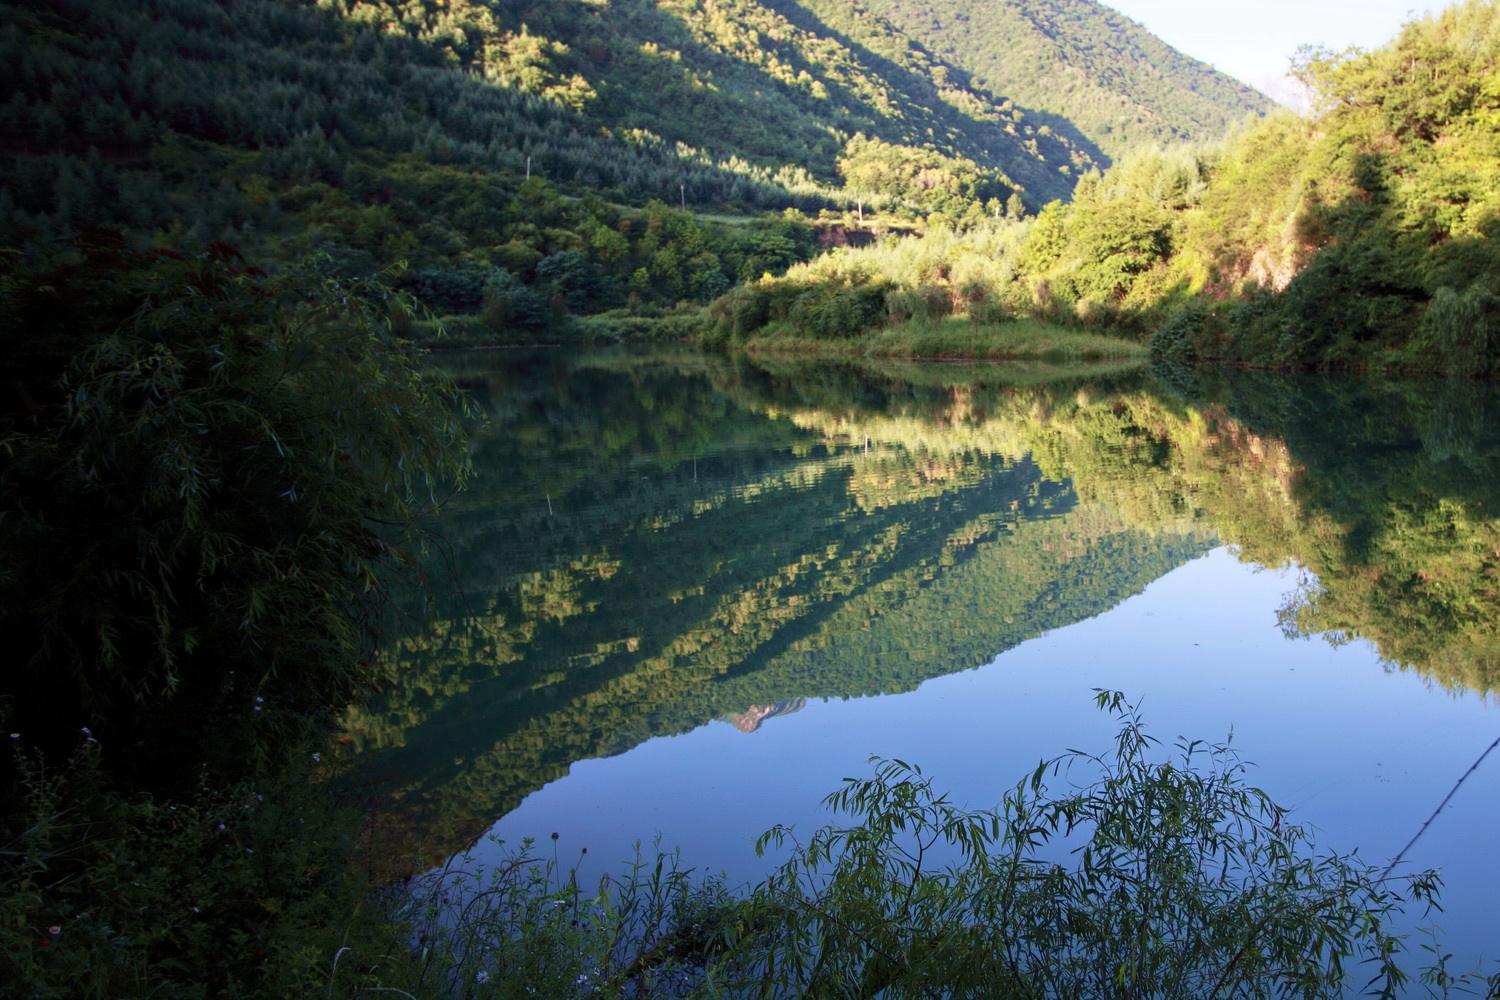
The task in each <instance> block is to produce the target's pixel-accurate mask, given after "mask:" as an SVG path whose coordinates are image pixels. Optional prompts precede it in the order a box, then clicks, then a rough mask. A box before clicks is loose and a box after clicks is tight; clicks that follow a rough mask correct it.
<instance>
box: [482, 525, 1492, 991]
mask: <svg viewBox="0 0 1500 1000" xmlns="http://www.w3.org/2000/svg"><path fill="white" fill-rule="evenodd" d="M1297 583H1298V572H1297V571H1296V570H1294V569H1290V568H1286V569H1276V570H1267V569H1262V568H1258V567H1254V566H1250V565H1246V564H1244V563H1241V562H1239V561H1238V560H1237V559H1236V557H1235V555H1234V554H1233V553H1232V552H1231V551H1230V550H1228V549H1222V548H1221V549H1217V550H1214V551H1213V552H1211V553H1210V554H1208V555H1207V556H1204V557H1202V558H1199V559H1196V560H1194V561H1192V562H1190V563H1188V564H1187V565H1184V566H1182V567H1180V568H1178V569H1176V570H1175V571H1173V572H1171V573H1169V574H1167V575H1166V576H1164V577H1162V578H1161V579H1159V580H1157V581H1156V582H1154V583H1153V584H1151V585H1150V586H1149V587H1148V588H1147V589H1146V590H1145V592H1144V593H1141V594H1139V595H1137V596H1135V597H1133V598H1130V599H1128V600H1126V601H1124V602H1123V603H1121V604H1120V605H1119V606H1117V607H1115V608H1114V609H1113V610H1111V611H1109V612H1107V613H1105V614H1102V615H1099V616H1097V617H1095V618H1092V619H1089V620H1087V621H1083V622H1080V623H1078V624H1076V625H1072V626H1070V627H1066V628H1062V629H1058V630H1056V631H1053V632H1051V633H1048V634H1046V635H1044V636H1041V637H1040V638H1037V639H1034V640H1032V641H1030V642H1027V643H1024V644H1022V645H1020V646H1018V647H1016V648H1014V649H1012V650H1010V651H1008V652H1006V653H1004V654H1002V655H1000V656H998V657H997V658H996V659H995V660H994V661H993V662H992V663H990V664H988V665H987V666H985V667H982V668H980V669H977V670H971V671H967V672H962V673H957V674H951V675H948V676H944V677H940V678H936V679H933V680H929V681H927V682H925V683H924V684H922V685H921V687H920V688H919V689H918V690H916V691H913V692H909V693H906V694H900V695H894V696H887V697H876V698H857V699H847V700H829V701H812V702H809V703H808V704H807V705H806V706H805V707H803V708H802V709H801V710H799V711H796V712H793V713H791V714H787V715H783V716H778V717H776V718H772V719H769V720H767V721H766V722H765V723H764V724H763V725H762V726H761V728H760V729H759V730H757V731H755V732H752V733H748V734H747V733H741V732H739V731H738V730H736V729H735V728H734V727H733V726H731V725H729V724H728V723H726V722H722V721H716V722H711V723H709V724H707V725H704V726H701V727H699V728H698V729H696V730H694V731H692V732H690V733H686V734H683V735H680V736H673V737H661V738H656V739H652V740H649V741H647V742H645V743H643V744H641V745H640V746H637V747H635V748H634V749H632V750H630V751H629V752H627V753H624V754H621V755H619V756H616V757H611V758H606V759H602V760H585V761H580V762H578V763H575V764H574V765H573V766H572V768H571V771H570V773H569V774H568V775H567V776H565V777H563V778H561V779H559V780H557V781H554V782H552V783H551V784H549V785H547V786H546V787H544V788H542V789H540V790H539V791H536V792H534V793H533V794H531V795H530V796H528V797H527V798H526V799H525V800H524V801H523V802H522V803H521V805H520V806H519V807H518V808H517V809H515V810H514V811H513V812H511V813H510V814H508V815H507V816H505V817H504V818H502V819H501V820H500V821H499V822H497V823H496V824H495V825H494V827H493V828H492V829H491V831H490V835H489V836H490V838H493V839H499V840H502V841H505V842H508V843H510V844H514V843H516V842H517V841H519V840H520V839H521V838H522V837H526V836H531V837H535V838H537V839H538V840H539V841H542V842H544V843H545V841H546V838H547V837H548V836H549V835H550V834H551V833H552V832H553V831H557V832H558V833H559V834H560V840H559V856H560V857H561V858H562V859H564V860H565V861H566V860H568V859H570V858H572V857H573V856H574V855H575V854H576V852H577V850H578V848H580V847H587V848H588V849H589V860H590V862H591V867H592V864H599V865H604V864H605V863H607V862H609V861H611V860H614V859H621V860H622V859H625V858H627V857H629V856H630V853H631V847H632V844H633V843H634V842H635V841H637V840H641V841H645V842H649V841H650V840H651V838H652V837H653V836H654V835H655V834H656V833H657V832H669V833H670V838H671V839H670V840H667V839H664V840H663V842H662V844H663V847H665V848H668V849H670V848H673V847H678V848H681V850H682V853H683V860H684V863H686V864H688V865H691V866H694V867H697V868H699V869H703V870H709V871H717V870H723V871H725V872H727V873H728V875H729V876H730V878H731V880H744V879H750V878H753V877H755V876H756V875H758V874H759V873H760V872H761V871H762V866H763V865H764V864H765V862H763V861H757V859H756V858H755V856H754V853H753V850H752V843H753V840H754V838H755V837H756V836H757V835H758V834H759V833H760V832H762V831H763V830H764V829H765V828H766V827H768V826H770V825H771V824H772V823H774V822H778V821H779V822H783V823H788V824H794V825H796V826H797V827H799V828H801V829H804V830H811V829H812V828H814V827H815V826H816V825H818V824H820V823H822V822H824V821H826V819H827V815H826V814H825V813H823V812H822V811H821V810H820V809H819V806H818V803H819V801H820V799H821V797H822V796H823V795H824V794H826V793H827V792H828V791H830V790H832V789H833V788H834V787H835V786H836V785H837V783H838V781H839V780H840V778H842V777H844V776H846V775H854V774H864V773H866V771H867V770H868V768H867V765H866V763H865V761H866V758H867V757H868V756H869V755H871V754H879V755H882V756H888V757H901V758H903V759H907V760H910V761H913V762H914V763H917V764H919V765H920V766H922V768H923V769H924V770H925V771H926V772H927V773H929V774H931V775H933V776H934V778H935V779H936V782H937V784H938V786H939V787H940V788H942V789H945V790H947V791H948V792H949V793H950V794H951V795H952V796H953V797H954V798H955V799H956V800H959V801H963V802H966V803H967V804H968V805H971V806H976V807H978V806H984V805H988V804H992V803H993V802H995V801H996V800H998V798H999V797H1000V796H1001V795H1002V794H1003V793H1004V791H1005V790H1006V788H1008V787H1009V786H1010V785H1011V784H1013V783H1014V782H1015V781H1016V780H1017V779H1018V778H1019V777H1021V775H1022V774H1023V773H1026V772H1027V771H1029V769H1030V768H1031V767H1033V766H1034V765H1035V763H1036V761H1037V760H1038V759H1039V758H1040V757H1042V756H1050V755H1052V754H1054V753H1057V752H1060V751H1062V750H1064V749H1066V748H1069V747H1079V748H1082V749H1088V750H1103V749H1105V748H1106V747H1107V746H1108V744H1109V741H1110V738H1111V735H1112V733H1113V731H1114V725H1113V723H1112V722H1111V720H1110V719H1108V718H1107V717H1106V716H1105V715H1103V714H1102V713H1100V712H1099V711H1097V710H1096V709H1095V708H1094V706H1093V703H1092V700H1091V692H1092V690H1093V689H1094V688H1099V687H1107V688H1112V689H1117V690H1121V691H1124V692H1126V693H1127V695H1128V696H1129V697H1130V698H1131V699H1133V700H1135V701H1138V702H1139V703H1140V705H1141V707H1142V709H1143V712H1144V714H1145V716H1146V721H1147V723H1148V726H1149V728H1150V731H1151V732H1152V733H1153V734H1154V735H1156V736H1158V737H1161V738H1163V739H1164V740H1165V741H1168V742H1170V741H1171V740H1172V739H1173V738H1174V737H1176V736H1178V735H1182V736H1188V737H1193V738H1205V739H1211V740H1213V739H1220V738H1223V737H1224V736H1226V735H1227V734H1228V733H1229V732H1230V730H1231V729H1232V730H1233V734H1234V744H1235V746H1237V747H1238V748H1239V749H1240V750H1241V752H1242V753H1243V754H1244V755H1245V757H1246V759H1247V760H1250V761H1252V762H1254V764H1255V767H1254V769H1253V771H1252V774H1251V780H1252V781H1253V782H1254V783H1256V784H1258V785H1260V786H1261V787H1263V788H1265V789H1266V790H1267V791H1269V792H1270V793H1271V794H1272V796H1273V797H1274V798H1275V799H1276V800H1278V801H1279V802H1281V803H1282V804H1284V805H1288V806H1291V807H1293V809H1294V810H1295V812H1294V816H1295V818H1296V819H1298V820H1299V821H1300V822H1302V823H1304V824H1307V825H1310V826H1312V827H1314V828H1315V829H1316V830H1317V832H1318V841H1319V844H1320V846H1321V847H1323V848H1325V849H1338V850H1348V849H1353V848H1358V849H1359V850H1360V852H1361V853H1362V854H1363V855H1364V856H1365V857H1367V858H1369V859H1372V860H1373V859H1378V860H1381V861H1384V860H1386V859H1388V858H1389V857H1391V856H1392V855H1394V854H1395V853H1396V852H1397V851H1398V850H1400V848H1401V846H1402V845H1403V844H1404V843H1405V842H1406V841H1407V839H1408V838H1409V837H1410V836H1411V834H1412V833H1414V832H1415V831H1416V830H1417V828H1418V827H1419V826H1420V825H1421V823H1422V821H1423V820H1424V819H1425V818H1426V817H1427V816H1428V814H1429V813H1430V812H1431V811H1432V809H1433V808H1434V807H1435V806H1436V805H1437V803H1438V802H1439V801H1441V799H1442V797H1443V796H1444V795H1445V794H1446V793H1447V791H1448V789H1449V788H1450V787H1451V786H1452V784H1453V782H1454V781H1455V780H1457V779H1458V777H1459V776H1460V775H1462V774H1463V772H1464V771H1465V770H1466V769H1467V768H1468V767H1469V765H1470V764H1471V763H1472V762H1473V760H1474V758H1475V757H1476V756H1478V755H1479V754H1480V753H1481V752H1482V751H1483V750H1484V748H1485V747H1486V746H1488V745H1489V743H1490V742H1491V741H1492V740H1493V739H1494V738H1495V737H1496V736H1497V735H1500V713H1497V712H1496V710H1495V706H1494V704H1493V702H1492V701H1487V700H1486V699H1484V698H1482V697H1480V696H1478V695H1475V694H1472V693H1465V694H1454V693H1452V692H1449V691H1446V690H1444V689H1442V688H1440V687H1437V686H1435V685H1433V684H1431V683H1429V682H1425V681H1423V680H1422V679H1421V678H1420V677H1418V676H1416V675H1415V674H1413V673H1402V672H1398V671H1394V670H1391V669H1389V668H1388V667H1387V666H1386V665H1384V664H1382V663H1381V661H1380V659H1379V657H1378V655H1377V654H1376V653H1375V650H1374V649H1373V647H1372V646H1371V645H1369V644H1368V643H1365V642H1362V641H1360V642H1355V643H1351V644H1349V645H1346V646H1343V647H1339V648H1334V647H1332V646H1330V645H1329V644H1327V643H1325V642H1323V641H1321V640H1319V639H1312V640H1289V639H1287V638H1286V637H1284V636H1283V635H1282V633H1281V631H1280V630H1279V628H1278V627H1277V623H1276V609H1277V608H1278V607H1279V606H1281V605H1282V604H1283V602H1284V599H1285V596H1286V595H1287V594H1288V593H1289V592H1290V591H1292V590H1293V589H1295V588H1296V586H1297ZM1497 804H1500V756H1492V757H1491V758H1490V759H1489V760H1488V761H1486V764H1485V766H1483V767H1481V768H1480V769H1479V770H1478V771H1477V772H1476V773H1475V774H1474V775H1473V776H1472V777H1471V778H1470V779H1469V781H1468V782H1467V783H1466V784H1465V785H1464V787H1463V788H1462V790H1461V791H1460V792H1459V794H1458V795H1457V796H1455V798H1454V801H1453V802H1452V803H1451V804H1450V806H1449V807H1448V808H1447V810H1445V812H1444V814H1443V815H1442V816H1441V817H1439V819H1438V820H1437V822H1436V823H1434V824H1433V826H1432V828H1431V829H1430V830H1429V831H1428V832H1427V833H1426V835H1425V836H1424V837H1423V839H1422V840H1421V842H1420V843H1419V844H1418V845H1417V847H1416V848H1415V849H1414V850H1413V851H1412V853H1411V855H1410V860H1411V861H1412V862H1413V863H1415V864H1419V865H1422V866H1432V867H1437V868H1439V869H1441V870H1442V871H1443V873H1444V877H1445V880H1446V882H1447V887H1446V890H1445V893H1444V903H1445V907H1446V913H1444V914H1440V915H1437V916H1436V920H1437V922H1439V923H1440V924H1441V926H1442V928H1443V930H1444V935H1443V936H1444V940H1445V942H1446V944H1447V945H1448V947H1449V948H1450V949H1451V950H1453V951H1454V952H1455V953H1456V954H1457V956H1458V957H1459V959H1460V960H1461V963H1462V964H1463V965H1464V966H1470V965H1472V964H1474V963H1477V962H1479V961H1482V960H1489V961H1493V960H1494V959H1495V958H1496V956H1497V949H1496V947H1495V945H1494V940H1495V932H1496V925H1495V920H1494V917H1493V911H1492V909H1491V896H1492V895H1493V892H1494V890H1495V889H1496V888H1497V887H1500V856H1497V854H1496V852H1495V851H1494V849H1493V829H1494V819H1495V813H1496V809H1497ZM476 853H477V854H478V855H479V857H480V858H482V859H483V858H489V859H491V860H493V859H494V858H496V857H498V856H499V853H500V850H499V849H498V848H497V847H496V846H495V845H494V844H493V843H492V842H491V841H490V840H486V841H484V842H481V844H480V845H479V846H478V847H477V848H476ZM592 870H593V871H594V872H595V873H597V872H598V871H599V870H600V869H592ZM585 873H586V874H587V871H586V872H585Z"/></svg>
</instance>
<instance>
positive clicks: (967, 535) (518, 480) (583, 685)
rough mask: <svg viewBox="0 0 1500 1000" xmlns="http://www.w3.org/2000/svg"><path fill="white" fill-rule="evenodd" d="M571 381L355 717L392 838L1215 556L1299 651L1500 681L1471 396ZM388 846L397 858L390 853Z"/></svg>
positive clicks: (635, 373)
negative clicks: (1297, 583)
mask: <svg viewBox="0 0 1500 1000" xmlns="http://www.w3.org/2000/svg"><path fill="white" fill-rule="evenodd" d="M1044 375H1045V373H1040V372H1037V371H1031V370H1026V371H1022V372H1019V373H1018V372H1017V371H1015V370H1014V369H1010V368H1005V369H1000V368H989V367H972V368H968V367H950V366H926V367H921V366H913V367H905V368H888V367H882V368H866V367H851V366H806V365H798V366H788V367H785V368H778V367H776V366H774V365H770V366H768V365H756V364H751V363H747V362H728V361H722V360H718V361H713V360H706V359H703V358H701V357H697V356H688V357H684V358H678V359H673V360H668V361H654V362H650V363H642V362H639V361H629V360H620V359H615V360H610V359H607V358H606V359H602V360H601V359H594V360H586V361H580V360H574V361H553V362H547V363H544V364H540V365H531V366H529V367H528V366H524V365H523V366H519V367H514V366H513V367H510V368H507V369H505V370H503V371H498V372H494V373H491V374H489V375H486V376H484V377H476V378H474V379H471V381H470V384H471V388H473V389H474V390H475V392H476V394H477V395H478V396H479V397H480V398H482V399H484V400H486V401H487V405H488V407H489V409H490V410H491V412H492V415H493V420H492V422H491V424H490V426H489V427H488V429H487V430H486V431H485V432H484V433H483V435H482V438H481V440H480V441H479V444H478V448H477V452H476V461H477V464H478V469H479V475H478V483H479V485H478V487H477V488H476V489H474V490H472V491H471V492H470V493H468V494H466V495H465V496H463V497H461V498H459V500H458V502H457V503H456V505H455V506H454V508H453V509H452V510H451V511H450V512H449V515H448V517H447V523H446V524H445V526H444V533H445V537H447V538H448V539H449V540H450V544H451V547H452V558H451V560H450V562H449V563H448V564H447V565H446V566H444V567H440V568H438V569H435V570H434V575H433V586H432V587H431V588H430V593H431V595H432V597H431V605H430V607H428V608H427V609H425V611H426V612H427V613H428V617H427V620H428V621H429V622H430V624H429V625H426V626H421V627H418V626H417V625H416V624H415V623H416V622H418V621H421V620H423V619H422V618H421V617H419V616H418V615H417V614H415V613H414V614H413V615H412V616H411V617H410V618H409V619H407V620H406V621H405V628H403V627H402V623H398V624H397V626H396V627H395V628H394V629H393V637H392V641H391V642H390V643H389V645H388V649H387V652H386V657H387V664H388V666H389V668H390V676H391V681H392V683H391V686H390V688H389V690H388V691H387V692H385V693H384V694H383V695H382V697H381V698H380V699H379V700H378V701H377V702H375V703H374V704H371V705H368V706H364V707H362V708H360V709H358V710H357V711H354V712H351V713H350V715H349V717H348V719H347V722H346V725H347V731H348V734H349V738H350V740H351V742H352V743H353V744H354V745H355V746H356V748H357V749H359V750H360V751H362V758H361V766H360V768H359V771H360V773H361V774H363V775H368V776H378V782H377V783H378V785H379V787H380V788H381V789H382V791H383V793H384V794H386V795H388V796H391V797H393V799H394V802H395V803H396V807H395V809H394V810H393V814H394V817H395V818H396V820H397V822H396V823H395V824H393V825H394V828H395V830H396V831H398V832H400V833H401V835H402V836H406V835H407V833H408V832H409V833H411V834H415V832H416V831H417V830H421V834H420V836H421V837H422V838H423V840H424V841H425V842H426V844H427V845H428V847H429V850H428V851H426V852H423V853H424V854H426V855H427V856H431V855H432V848H433V845H438V850H444V849H453V848H456V847H458V846H462V843H463V842H465V841H466V840H469V839H472V838H473V837H475V836H477V835H478V834H479V833H480V832H481V831H482V830H483V829H485V828H486V826H487V825H488V824H489V823H490V822H492V821H493V820H494V819H495V818H496V817H498V816H500V815H502V814H503V813H505V812H506V811H508V810H509V809H510V808H513V807H514V806H515V805H516V804H517V803H518V802H519V801H520V799H521V798H522V797H524V796H525V795H526V794H528V793H529V792H530V791H532V790H534V789H536V788H538V787H540V786H541V785H543V784H545V783H546V782H548V781H550V780H552V779H553V778H556V777H558V776H560V775H561V774H563V773H565V772H566V770H567V769H568V768H569V767H570V766H571V765H572V764H573V763H574V762H575V761H578V760H581V759H584V758H589V757H598V756H604V755H610V754H615V753H620V752H623V751H624V750H627V749H629V748H631V747H633V746H635V745H637V744H639V743H641V742H642V741H644V740H646V739H648V738H650V737H652V736H657V735H664V734H671V733H678V732H683V731H685V730H688V729H690V728H693V727H695V726H697V725H700V724H702V723H703V722H705V721H708V720H711V719H715V718H723V719H726V720H729V721H731V722H732V723H733V724H735V725H737V726H739V727H740V728H742V729H744V730H746V731H750V730H754V729H755V728H757V727H758V726H760V725H761V724H762V723H763V722H764V721H765V720H766V719H769V718H773V717H774V716H775V715H777V714H784V713H786V712H789V711H795V710H796V709H797V707H798V706H799V704H800V702H801V700H802V699H807V698H817V697H851V696H861V695H870V694H880V693H892V692H899V691H905V690H910V689H911V688H913V687H915V686H916V685H918V684H920V683H921V682H922V681H923V680H924V679H926V678H929V677H935V676H939V675H942V674H946V673H950V672H953V671H956V670H963V669H968V668H972V667H975V666H979V665H982V664H985V663H987V662H989V661H990V660H991V659H993V657H994V656H995V655H996V654H998V653H1000V652H1002V651H1004V650H1006V649H1008V648H1011V647H1012V646H1015V645H1016V644H1018V643H1020V642H1023V641H1025V640H1026V639H1028V638H1030V637H1033V636H1036V635H1039V634H1040V633H1042V632H1044V631H1046V630H1048V629H1052V628H1057V627H1060V626H1063V625H1067V624H1070V623H1072V622H1076V621H1079V620H1082V619H1084V618H1087V617H1090V616H1092V615H1096V614H1099V613H1101V612H1103V611H1106V610H1108V609H1110V608H1112V607H1113V606H1115V605H1116V604H1117V603H1119V602H1120V601H1121V600H1122V599H1124V598H1125V597H1127V596H1129V595H1131V594H1132V593H1135V592H1138V591H1139V590H1140V589H1142V588H1143V587H1144V586H1145V585H1146V584H1148V583H1149V582H1150V581H1152V580H1154V579H1156V578H1157V577H1158V576H1160V575H1162V574H1163V573H1165V572H1167V571H1169V570H1170V569H1172V568H1173V567H1175V566H1177V565H1180V564H1181V563H1182V562H1184V561H1185V560H1187V559H1189V558H1191V557H1193V556H1194V555H1195V554H1197V553H1200V552H1202V551H1204V550H1206V549H1207V548H1208V547H1209V546H1210V545H1213V544H1218V543H1220V542H1221V541H1222V542H1225V543H1229V544H1232V545H1235V546H1237V547H1238V549H1239V552H1240V554H1241V557H1242V558H1243V559H1244V560H1246V561H1247V562H1253V563H1257V564H1263V565H1282V564H1285V563H1287V562H1292V563H1295V564H1298V565H1300V566H1302V567H1305V568H1306V569H1307V570H1308V571H1309V572H1308V574H1307V576H1306V577H1305V580H1306V584H1305V586H1304V587H1302V588H1301V589H1300V590H1299V591H1297V592H1294V593H1292V594H1290V595H1288V600H1287V603H1286V607H1285V608H1284V610H1283V612H1282V624H1283V628H1284V630H1285V631H1286V633H1287V634H1288V635H1289V636H1291V637H1297V636H1306V635H1315V634H1316V635H1322V636H1325V637H1328V638H1331V639H1333V640H1334V641H1339V642H1342V641H1347V640H1349V639H1352V638H1356V637H1358V638H1364V639H1368V640H1370V641H1372V642H1373V643H1374V644H1375V645H1376V647H1377V648H1378V650H1379V651H1380V653H1381V655H1382V656H1384V657H1385V658H1386V659H1387V660H1388V661H1389V662H1390V663H1391V664H1393V665H1396V666H1400V667H1403V668H1408V667H1409V668H1414V669H1417V670H1419V671H1421V672H1423V673H1424V674H1425V675H1426V676H1429V677H1432V678H1434V679H1436V680H1437V681H1439V682H1441V683H1443V684H1446V685H1449V686H1452V687H1455V688H1469V689H1475V690H1481V691H1488V690H1490V689H1492V688H1493V687H1494V685H1495V682H1496V679H1497V676H1500V675H1497V670H1500V633H1497V624H1496V623H1497V621H1500V614H1497V612H1500V607H1497V604H1500V599H1497V593H1500V526H1497V524H1496V522H1495V520H1494V517H1493V514H1492V513H1491V512H1493V511H1494V510H1496V509H1497V504H1500V496H1497V495H1496V494H1497V492H1500V485H1497V484H1500V468H1497V464H1500V419H1497V415H1500V401H1497V398H1496V394H1495V392H1494V390H1493V389H1491V388H1489V387H1481V386H1475V385H1468V384H1464V383H1446V384H1408V385H1397V384H1391V383H1361V382H1356V381H1352V380H1347V379H1345V380H1330V379H1320V378H1297V379H1290V378H1286V377H1279V376H1277V377H1262V376H1256V375H1250V374H1246V373H1238V374H1236V375H1234V376H1233V377H1228V376H1225V377H1219V376H1213V375H1208V376H1205V375H1201V374H1200V375H1190V376H1184V377H1179V378H1175V379H1174V378H1171V377H1167V376H1165V375H1158V377H1156V378H1152V379H1143V378H1141V377H1136V376H1128V375H1118V374H1110V373H1108V372H1104V373H1095V374H1092V375H1089V376H1086V377H1081V378H1066V379H1061V380H1059V379H1053V380H1051V381H1048V380H1047V379H1046V378H1045V377H1044ZM403 831H404V832H403Z"/></svg>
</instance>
